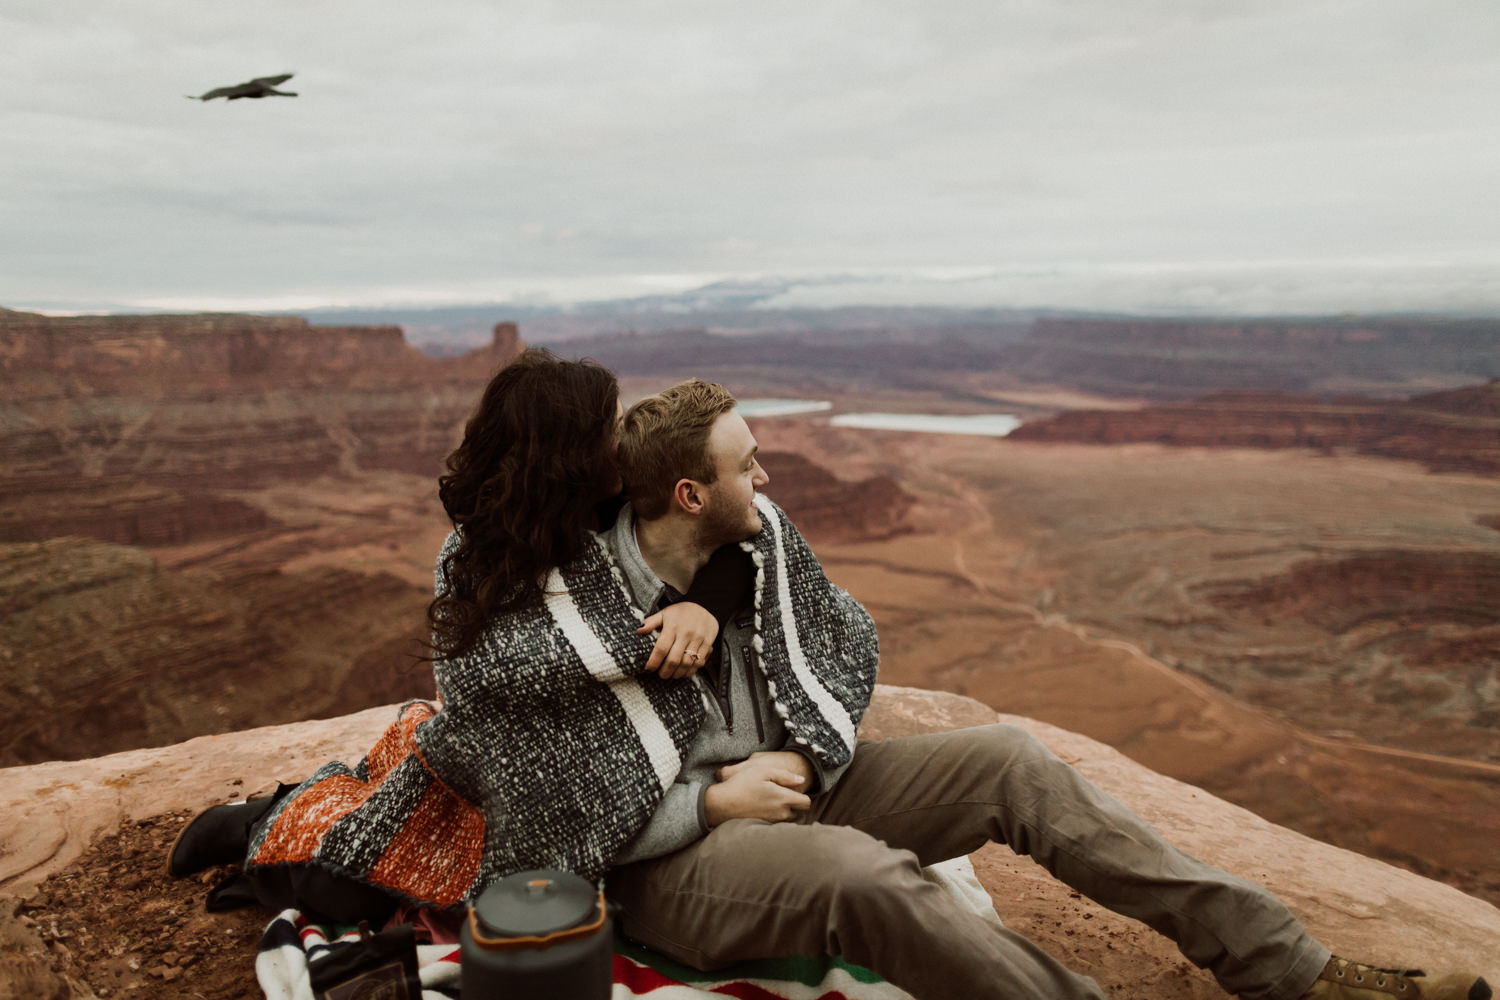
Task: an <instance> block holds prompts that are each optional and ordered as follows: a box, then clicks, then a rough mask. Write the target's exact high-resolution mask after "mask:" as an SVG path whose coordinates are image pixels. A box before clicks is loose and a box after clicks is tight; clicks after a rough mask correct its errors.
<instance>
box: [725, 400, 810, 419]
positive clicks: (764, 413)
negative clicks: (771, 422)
mask: <svg viewBox="0 0 1500 1000" xmlns="http://www.w3.org/2000/svg"><path fill="white" fill-rule="evenodd" d="M734 408H735V409H736V410H739V411H740V416H742V417H790V416H792V415H793V414H796V413H821V412H822V411H824V410H831V409H833V404H832V403H830V402H828V401H827V400H826V399H825V400H818V399H741V400H738V401H736V402H735V404H734Z"/></svg>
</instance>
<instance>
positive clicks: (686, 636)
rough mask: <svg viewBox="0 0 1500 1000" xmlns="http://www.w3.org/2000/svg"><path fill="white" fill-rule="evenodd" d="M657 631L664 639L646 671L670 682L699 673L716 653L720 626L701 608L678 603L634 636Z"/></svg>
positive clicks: (644, 624)
mask: <svg viewBox="0 0 1500 1000" xmlns="http://www.w3.org/2000/svg"><path fill="white" fill-rule="evenodd" d="M657 629H661V635H659V636H657V637H656V645H655V646H654V647H652V649H651V656H650V658H648V659H647V660H646V670H647V671H656V672H658V673H659V674H660V676H661V678H662V679H663V680H668V681H670V680H676V679H677V678H679V677H691V676H693V675H694V674H695V673H697V672H698V668H699V667H701V666H703V664H704V662H705V661H706V660H707V659H708V655H709V654H710V653H712V652H713V648H714V639H715V638H716V637H717V636H718V634H719V623H718V621H717V620H716V619H715V618H714V616H713V615H711V614H709V613H708V612H707V611H706V610H705V609H704V608H703V606H702V605H699V604H694V603H693V602H692V601H678V602H677V603H676V604H669V605H667V606H666V607H665V608H662V609H661V610H660V611H658V612H657V613H656V614H654V615H649V616H648V617H647V618H646V620H645V621H643V622H641V627H640V628H638V629H636V630H635V632H636V635H646V634H647V633H650V632H654V631H656V630H657Z"/></svg>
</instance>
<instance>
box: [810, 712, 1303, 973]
mask: <svg viewBox="0 0 1500 1000" xmlns="http://www.w3.org/2000/svg"><path fill="white" fill-rule="evenodd" d="M804 821H805V822H809V823H823V824H838V825H845V826H851V827H854V828H856V829H859V830H863V831H864V832H866V833H868V834H870V835H871V836H873V837H876V838H878V839H879V840H882V841H884V842H885V843H887V844H889V845H891V846H892V847H897V848H905V849H908V850H911V851H914V852H915V853H916V854H917V856H918V857H919V858H920V859H921V862H922V863H923V864H930V863H932V862H934V861H938V860H941V859H943V858H948V857H957V856H959V855H964V854H969V853H970V852H972V851H974V850H976V849H977V848H979V847H981V846H982V845H983V844H984V843H985V842H986V841H988V840H993V841H996V842H998V843H1003V844H1006V845H1008V846H1009V847H1010V848H1011V849H1012V850H1014V851H1016V852H1017V853H1018V854H1027V855H1030V856H1031V857H1032V858H1033V859H1034V860H1036V861H1037V862H1038V863H1039V864H1041V865H1042V866H1043V867H1045V868H1046V869H1047V870H1048V871H1050V872H1051V873H1052V874H1053V875H1054V876H1056V877H1057V878H1059V879H1061V880H1062V881H1063V882H1065V883H1067V884H1068V885H1069V886H1071V887H1072V888H1074V889H1077V890H1078V891H1079V892H1082V893H1083V894H1084V895H1086V896H1088V897H1089V898H1091V899H1093V900H1095V901H1096V902H1098V903H1100V904H1102V905H1104V906H1107V907H1109V908H1110V909H1111V910H1114V911H1115V912H1117V913H1122V914H1124V915H1126V916H1129V917H1133V918H1135V919H1137V920H1140V921H1142V922H1144V923H1146V924H1147V925H1149V926H1150V927H1152V928H1154V929H1155V930H1157V931H1160V932H1161V933H1163V934H1165V935H1166V936H1167V937H1169V938H1171V939H1172V940H1173V941H1175V942H1176V943H1177V946H1178V947H1179V948H1180V949H1181V950H1182V953H1183V954H1184V955H1185V956H1187V958H1188V959H1189V960H1190V961H1192V962H1193V963H1194V964H1196V965H1199V966H1201V967H1203V968H1205V969H1208V970H1209V971H1210V972H1212V973H1213V974H1214V976H1215V977H1216V978H1217V979H1218V980H1219V984H1220V985H1221V986H1223V987H1224V989H1225V990H1227V991H1228V992H1230V993H1233V994H1236V995H1238V996H1241V997H1246V998H1251V1000H1296V998H1298V997H1300V996H1302V994H1303V993H1304V992H1306V990H1307V989H1308V987H1309V986H1311V984H1312V982H1313V980H1314V979H1316V978H1317V976H1318V973H1319V972H1320V971H1322V969H1323V966H1324V965H1325V964H1326V963H1327V961H1328V958H1329V953H1328V950H1327V949H1326V948H1324V947H1323V946H1322V945H1320V944H1318V943H1317V942H1316V941H1314V940H1313V939H1312V938H1311V937H1309V936H1308V934H1307V932H1306V931H1305V930H1304V929H1303V927H1302V925H1301V924H1300V923H1299V922H1298V921H1297V919H1296V918H1295V917H1293V916H1292V914H1291V913H1290V912H1289V911H1288V910H1287V909H1286V907H1285V906H1284V905H1282V904H1281V902H1280V901H1278V900H1277V899H1276V898H1275V897H1274V896H1272V895H1271V894H1270V893H1268V892H1267V891H1266V890H1264V889H1262V888H1260V887H1259V886H1255V885H1252V884H1251V883H1249V882H1246V881H1244V880H1243V879H1239V878H1236V877H1234V876H1232V875H1228V874H1226V873H1225V872H1222V871H1220V870H1218V869H1216V868H1213V867H1212V866H1210V865H1206V864H1204V863H1203V862H1201V861H1198V860H1197V859H1195V858H1192V857H1190V856H1188V855H1187V854H1184V853H1183V852H1181V851H1179V850H1177V849H1176V848H1175V847H1173V846H1172V845H1171V844H1169V843H1167V842H1166V841H1165V840H1164V839H1162V837H1161V836H1160V835H1159V834H1158V833H1157V832H1156V831H1155V830H1153V829H1151V827H1150V826H1148V825H1147V824H1146V823H1145V822H1144V821H1142V820H1141V819H1140V818H1139V817H1138V816H1136V815H1135V814H1134V813H1132V812H1131V811H1130V810H1128V809H1126V808H1125V807H1124V806H1123V805H1122V804H1120V803H1119V802H1117V801H1116V800H1115V799H1113V798H1111V797H1110V796H1108V795H1106V794H1105V793H1104V792H1102V791H1100V790H1099V789H1098V788H1096V787H1095V786H1094V785H1092V784H1091V783H1090V782H1089V781H1088V780H1087V779H1085V778H1084V777H1083V776H1082V775H1081V774H1079V773H1078V771H1077V770H1075V769H1074V768H1072V767H1070V766H1069V765H1068V764H1066V763H1064V762H1063V761H1062V760H1060V759H1058V757H1057V756H1056V755H1054V754H1053V753H1052V752H1051V751H1049V750H1048V749H1047V748H1046V747H1045V746H1044V745H1043V744H1042V743H1041V742H1040V741H1039V740H1037V739H1036V738H1035V737H1033V736H1031V735H1030V734H1029V733H1027V732H1026V731H1025V730H1023V729H1020V728H1018V727H1015V726H1003V725H996V726H981V727H977V728H974V729H963V730H957V731H954V732H946V733H932V734H928V735H923V736H913V737H905V738H902V739H895V740H887V741H882V742H875V743H862V744H860V747H859V750H858V752H857V753H856V754H855V756H854V763H853V764H851V765H850V767H849V770H848V771H847V772H845V774H844V776H843V778H842V779H841V780H840V781H839V783H838V784H837V785H836V786H835V787H834V788H833V790H832V791H831V792H829V793H828V794H827V795H824V796H819V797H818V798H816V799H814V801H813V808H812V810H811V812H810V813H809V814H808V815H807V816H806V817H805V820H804Z"/></svg>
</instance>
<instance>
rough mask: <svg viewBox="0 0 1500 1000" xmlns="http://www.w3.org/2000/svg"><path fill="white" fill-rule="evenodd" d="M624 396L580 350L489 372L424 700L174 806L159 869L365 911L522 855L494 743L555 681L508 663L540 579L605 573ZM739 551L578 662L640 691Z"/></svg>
mask: <svg viewBox="0 0 1500 1000" xmlns="http://www.w3.org/2000/svg"><path fill="white" fill-rule="evenodd" d="M620 415H621V408H620V401H619V388H618V384H617V382H616V380H615V377H614V375H613V374H612V373H610V372H609V371H608V370H607V369H605V368H603V367H601V366H600V365H597V364H594V363H592V362H588V361H567V360H563V359H561V358H558V357H557V356H555V355H553V354H552V353H550V352H548V351H546V350H541V349H530V350H527V351H526V352H524V353H523V354H522V355H521V356H520V357H519V358H517V359H516V360H514V361H512V362H511V363H510V364H508V365H506V366H505V367H504V368H502V369H501V370H500V371H499V372H497V373H496V374H495V376H494V377H493V378H492V379H491V380H490V382H489V384H488V386H486V388H485V390H484V394H483V396H482V397H481V399H480V401H479V404H478V406H477V407H476V408H475V411H474V413H473V415H472V416H471V417H470V419H469V421H468V423H467V425H466V427H465V430H464V437H463V441H462V443H461V444H460V445H459V446H458V448H456V449H455V450H454V451H453V452H452V453H451V454H450V455H449V456H448V459H447V463H446V472H445V473H444V474H443V475H442V476H441V477H440V478H439V480H438V495H439V497H440V499H441V501H442V504H443V509H444V511H445V512H446V513H447V515H448V517H449V519H450V520H451V521H452V523H453V531H452V533H451V534H450V535H449V536H448V539H447V541H446V542H445V543H444V545H443V548H442V551H441V552H440V554H439V558H438V563H437V568H436V580H437V585H436V591H435V596H434V598H433V600H432V602H431V603H430V604H429V606H428V610H427V617H428V621H429V623H430V625H431V629H432V657H431V658H432V661H433V674H434V678H435V680H436V683H437V691H438V702H437V704H429V703H427V702H423V701H413V702H408V703H407V704H406V705H403V706H402V708H401V711H400V714H399V717H398V719H397V720H396V722H395V723H393V724H392V726H391V727H390V728H389V729H387V730H386V732H385V734H384V735H383V736H382V737H381V739H380V740H379V742H377V744H376V745H375V747H373V748H372V749H371V750H370V752H369V753H368V754H367V755H366V756H365V758H364V759H363V760H361V761H360V762H359V763H358V764H357V765H356V766H354V767H352V768H351V767H349V766H347V765H346V764H344V763H343V762H341V761H333V762H330V763H329V764H326V765H324V766H323V767H321V768H319V769H318V770H317V772H315V773H314V774H313V775H312V776H311V777H310V778H308V779H307V780H306V781H303V782H302V783H301V784H298V785H296V786H287V785H283V786H281V787H280V788H278V790H277V793H276V794H275V795H274V796H271V797H270V798H266V799H261V800H256V801H251V802H245V803H233V804H228V805H223V806H215V807H213V808H211V809H209V810H207V811H206V812H204V813H201V814H200V815H199V816H198V817H196V818H195V819H194V820H193V821H192V822H191V823H189V824H188V825H187V827H186V828H185V829H184V830H183V832H182V834H181V835H179V837H178V840H177V842H176V843H175V844H174V845H173V847H172V850H171V853H170V855H169V859H168V870H169V871H170V872H171V873H172V874H174V875H179V876H181V875H189V874H192V873H194V872H197V871H201V870H202V869H204V868H207V867H210V866H211V865H215V864H227V863H231V862H235V861H243V862H244V865H245V867H244V871H242V872H240V873H238V874H236V875H234V876H231V877H230V878H229V879H226V880H225V881H224V882H221V883H220V884H219V885H218V886H217V887H215V889H214V890H212V891H211V892H210V894H209V899H208V908H209V909H210V910H220V909H229V908H232V907H237V906H243V905H248V904H252V903H257V902H258V903H261V904H263V905H266V906H270V907H272V908H276V909H281V908H286V907H296V908H298V909H301V910H303V911H304V912H306V913H308V914H309V915H311V916H313V917H314V918H316V919H328V920H335V921H339V922H352V921H356V920H360V919H367V920H372V921H374V920H380V919H384V918H385V917H386V916H387V915H389V914H390V913H391V912H393V911H394V909H395V908H396V906H398V905H399V904H401V903H403V902H405V903H411V904H415V905H418V906H422V907H432V908H437V909H452V908H455V907H458V906H460V905H461V904H462V903H463V902H464V901H466V900H468V899H471V898H473V897H474V896H475V895H477V893H478V892H479V891H481V890H482V889H483V888H484V886H485V885H487V884H488V883H489V882H491V881H493V880H494V879H495V878H496V877H499V876H500V875H503V874H508V871H507V869H511V870H514V869H515V868H516V865H518V864H519V865H520V867H521V868H525V867H537V865H527V864H524V863H522V862H521V861H519V860H516V859H517V857H518V856H519V854H521V853H524V845H517V844H515V843H511V842H509V840H514V839H516V837H515V832H514V828H515V822H514V820H515V819H516V815H517V814H518V813H519V812H520V811H521V810H522V809H531V808H533V807H534V808H535V809H537V810H544V809H545V808H546V807H547V804H546V803H526V802H515V801H509V800H508V799H507V798H506V797H505V796H503V795H502V796H497V795H496V794H495V792H494V790H493V789H494V787H495V786H496V784H497V782H502V781H503V780H504V775H505V772H506V771H507V770H508V769H512V768H514V767H515V766H517V763H518V762H517V761H513V760H511V759H510V757H509V756H508V754H510V751H508V750H507V749H506V748H507V747H509V746H512V745H514V744H515V743H517V742H518V741H519V742H520V743H522V744H524V742H525V740H526V737H525V730H526V727H527V726H528V724H529V722H530V718H529V717H530V716H533V715H535V714H537V713H538V712H539V711H544V710H545V709H538V707H537V705H538V704H539V702H537V701H524V702H523V701H522V700H521V697H520V695H521V694H525V695H527V696H531V695H533V694H537V695H538V696H539V697H541V698H546V697H554V696H555V697H570V695H569V694H567V692H566V691H564V690H563V689H562V688H556V689H555V694H554V688H552V687H549V686H548V685H549V684H552V683H553V679H550V678H548V677H545V676H540V675H539V674H540V672H539V671H533V673H534V674H538V675H537V676H530V675H527V674H526V671H525V669H524V668H523V669H521V670H519V671H517V670H516V669H514V668H512V667H510V666H509V665H508V664H509V662H510V660H511V659H512V658H513V654H514V652H515V650H514V649H513V648H512V647H514V645H515V643H516V642H518V641H520V640H518V639H517V636H519V635H521V634H523V633H524V632H525V628H526V627H527V624H528V623H531V622H535V621H537V620H540V619H544V618H545V615H546V614H547V612H546V611H545V610H544V605H545V604H546V602H547V601H548V599H549V597H555V596H556V594H557V593H559V592H565V593H566V595H567V600H568V603H569V606H570V607H571V606H573V605H574V604H575V603H581V604H587V602H589V601H590V600H595V599H597V598H598V597H599V595H600V593H601V592H603V591H605V590H609V589H611V588H609V587H608V586H606V585H602V584H601V582H600V581H605V582H606V583H607V581H608V578H609V573H610V572H611V570H610V569H609V567H608V566H607V565H605V564H600V563H599V562H598V561H599V559H600V553H601V552H602V551H603V549H602V547H601V545H600V543H599V542H598V540H597V538H596V535H595V532H596V531H598V530H599V529H600V528H601V527H602V526H605V525H608V524H610V523H612V522H613V520H614V516H615V513H616V512H617V511H618V510H619V508H620V505H621V503H622V502H623V501H622V500H621V499H620V497H619V492H620V488H621V481H620V475H619V472H618V469H617V466H616V462H615V448H616V439H617V435H618V428H619V421H620ZM746 558H748V557H744V556H743V554H742V553H738V551H736V552H735V553H732V554H730V553H726V556H725V558H715V559H714V560H713V561H711V563H710V564H709V566H708V567H705V569H704V571H703V572H702V573H700V579H699V580H698V581H695V583H694V585H693V587H692V588H691V589H690V590H689V592H688V593H687V594H686V595H682V599H681V600H680V601H679V602H677V603H673V604H670V605H669V606H667V607H664V608H663V609H662V610H661V611H659V612H657V613H656V614H653V615H650V616H649V617H646V616H642V615H641V614H640V612H639V611H638V610H635V609H626V610H627V611H629V612H631V613H633V614H634V616H635V617H634V619H633V623H634V622H638V623H639V625H638V627H636V628H635V629H634V632H635V634H636V636H638V637H639V639H638V641H634V642H630V643H627V644H626V646H628V648H625V646H622V647H621V648H618V649H612V650H609V651H606V652H604V653H600V654H599V655H598V656H596V657H595V660H596V661H598V662H591V663H590V664H588V669H590V670H596V669H605V670H607V671H611V672H612V673H613V675H617V676H612V680H615V681H618V682H619V684H621V685H631V686H634V687H644V688H645V689H647V690H648V693H649V691H653V690H656V689H657V688H660V687H661V686H663V685H666V684H670V683H672V682H675V681H678V680H681V679H683V678H687V677H690V676H691V675H692V674H693V673H694V672H695V671H696V670H697V668H698V667H699V666H700V665H701V664H702V663H703V662H704V660H705V659H706V658H707V657H706V654H707V652H708V651H709V650H710V649H711V648H712V645H713V641H714V638H715V637H716V635H717V634H718V631H719V627H720V620H722V619H723V618H724V617H727V616H728V615H729V614H730V613H732V612H733V611H734V610H735V608H736V607H737V606H738V602H739V600H740V597H741V596H742V593H743V591H744V587H745V586H746V585H747V583H748V572H749V570H748V568H747V566H748V564H747V563H746V562H744V561H742V560H743V559H746ZM591 560H592V562H591ZM581 564H587V565H590V566H592V567H593V569H594V572H593V574H592V576H590V575H589V574H582V575H579V574H576V573H575V574H573V575H572V576H570V577H569V578H568V581H567V582H562V577H561V576H560V570H561V569H566V568H569V567H576V566H579V565H581ZM596 564H597V565H596ZM704 605H707V606H709V607H712V608H715V609H716V614H717V615H718V618H716V616H715V613H710V611H709V610H706V609H705V607H704ZM653 636H654V638H653ZM522 661H523V662H526V658H525V657H524V656H523V657H522ZM535 662H536V663H538V664H540V663H543V662H545V657H544V656H541V655H538V656H537V657H536V658H535ZM644 682H649V683H644ZM481 704H482V705H484V706H485V707H484V708H483V709H482V710H481V709H477V708H475V707H473V706H476V705H481ZM496 705H499V706H500V708H499V709H498V710H496V709H495V708H494V706H496ZM497 726H498V727H501V728H503V729H504V730H505V731H504V732H503V733H497V731H496V729H497ZM506 727H508V728H506ZM517 732H519V733H520V734H521V735H519V736H518V735H517ZM581 766H583V767H584V768H586V769H593V768H594V767H595V763H594V762H583V763H582V764H581Z"/></svg>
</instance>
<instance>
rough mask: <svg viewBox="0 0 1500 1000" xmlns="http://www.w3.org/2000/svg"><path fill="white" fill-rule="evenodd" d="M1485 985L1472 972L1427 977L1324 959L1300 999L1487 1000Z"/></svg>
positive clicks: (1335, 958) (1416, 973) (1408, 971)
mask: <svg viewBox="0 0 1500 1000" xmlns="http://www.w3.org/2000/svg"><path fill="white" fill-rule="evenodd" d="M1492 996H1493V994H1492V993H1491V991H1490V985H1489V983H1486V982H1485V981H1484V979H1483V978H1481V977H1480V976H1477V975H1475V974H1474V973H1472V972H1450V973H1447V974H1446V975H1442V976H1429V975H1427V974H1426V973H1423V972H1421V971H1420V970H1417V969H1408V970H1406V971H1405V972H1397V971H1395V970H1394V969H1377V968H1375V967H1373V966H1369V965H1360V964H1359V963H1358V962H1350V961H1347V960H1345V959H1342V958H1338V957H1337V956H1335V957H1334V958H1330V959H1329V960H1328V964H1327V965H1325V966H1324V967H1323V972H1322V974H1321V975H1319V976H1318V979H1317V981H1316V982H1314V983H1313V985H1312V989H1310V990H1308V991H1307V992H1306V993H1304V994H1303V995H1302V1000H1390V998H1391V997H1399V998H1401V1000H1490V998H1491V997H1492Z"/></svg>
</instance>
